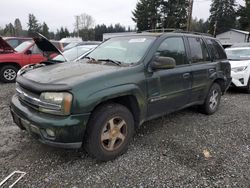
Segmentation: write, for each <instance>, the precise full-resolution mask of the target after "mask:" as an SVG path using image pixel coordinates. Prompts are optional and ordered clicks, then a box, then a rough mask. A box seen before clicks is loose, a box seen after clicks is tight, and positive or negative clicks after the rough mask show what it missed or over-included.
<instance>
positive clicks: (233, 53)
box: [226, 48, 250, 60]
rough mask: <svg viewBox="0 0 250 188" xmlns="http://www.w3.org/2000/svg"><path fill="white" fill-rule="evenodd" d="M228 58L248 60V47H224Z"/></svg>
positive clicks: (249, 56) (249, 58) (249, 50)
mask: <svg viewBox="0 0 250 188" xmlns="http://www.w3.org/2000/svg"><path fill="white" fill-rule="evenodd" d="M226 53H227V57H228V59H229V60H250V48H249V49H226Z"/></svg>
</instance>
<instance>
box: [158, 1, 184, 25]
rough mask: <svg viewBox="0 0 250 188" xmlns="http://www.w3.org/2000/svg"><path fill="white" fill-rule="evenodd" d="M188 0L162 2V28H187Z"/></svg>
mask: <svg viewBox="0 0 250 188" xmlns="http://www.w3.org/2000/svg"><path fill="white" fill-rule="evenodd" d="M188 5H189V2H188V1H187V0H177V1H176V0H168V1H164V0H162V2H161V7H160V12H161V24H160V27H161V28H178V29H179V28H185V27H186V23H187V9H188Z"/></svg>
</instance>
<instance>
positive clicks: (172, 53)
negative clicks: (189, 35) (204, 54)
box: [157, 37, 188, 65]
mask: <svg viewBox="0 0 250 188" xmlns="http://www.w3.org/2000/svg"><path fill="white" fill-rule="evenodd" d="M157 53H158V54H157V55H159V56H164V57H172V58H174V59H175V61H176V65H183V64H187V62H188V61H187V56H186V51H185V46H184V42H183V39H182V38H181V37H171V38H167V39H166V40H164V41H163V42H162V43H161V45H160V47H159V48H158V50H157Z"/></svg>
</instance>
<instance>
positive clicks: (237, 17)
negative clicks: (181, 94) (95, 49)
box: [0, 0, 250, 41]
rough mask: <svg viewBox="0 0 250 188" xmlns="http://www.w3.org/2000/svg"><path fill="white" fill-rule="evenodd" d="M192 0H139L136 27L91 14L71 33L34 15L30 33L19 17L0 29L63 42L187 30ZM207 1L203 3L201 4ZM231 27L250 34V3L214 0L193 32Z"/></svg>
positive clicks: (194, 21) (134, 13)
mask: <svg viewBox="0 0 250 188" xmlns="http://www.w3.org/2000/svg"><path fill="white" fill-rule="evenodd" d="M189 2H190V1H189V0H177V1H176V0H138V2H137V4H136V7H135V9H134V10H133V11H132V20H133V21H134V22H135V23H136V28H135V29H131V28H126V27H124V26H122V25H121V24H119V23H117V24H115V25H109V26H107V25H105V24H99V25H95V24H94V18H93V17H92V16H90V15H88V14H85V13H84V14H81V15H77V16H75V28H74V31H73V32H69V30H68V29H67V28H66V27H60V28H59V29H57V30H56V32H53V31H50V29H49V27H48V25H47V24H46V23H45V22H42V23H40V22H39V21H38V20H37V18H36V17H35V16H34V14H29V15H28V24H27V28H28V29H27V30H24V29H23V27H22V24H21V21H20V20H19V19H18V18H17V19H15V20H14V23H9V24H7V25H6V26H5V28H2V29H1V28H0V35H1V36H28V37H32V35H33V33H35V32H39V33H41V34H43V35H44V36H46V37H47V38H49V39H55V40H60V39H61V38H65V37H70V36H71V37H74V36H79V37H81V38H82V39H83V40H99V41H101V40H102V36H103V33H115V32H129V31H136V30H137V31H145V30H152V29H153V30H154V29H162V28H175V29H183V30H185V29H186V28H187V19H188V10H189V6H190V4H189ZM200 2H203V1H200ZM231 28H235V29H240V30H245V31H250V0H245V5H244V6H241V5H238V6H237V5H236V1H235V0H212V4H211V7H210V16H209V18H208V19H207V20H203V19H197V18H194V19H192V21H191V30H192V31H195V32H202V33H210V34H213V35H217V34H219V33H222V32H225V31H228V30H229V29H231Z"/></svg>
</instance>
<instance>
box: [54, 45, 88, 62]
mask: <svg viewBox="0 0 250 188" xmlns="http://www.w3.org/2000/svg"><path fill="white" fill-rule="evenodd" d="M90 49H91V48H86V47H83V46H77V47H74V48H71V49H69V50H66V51H64V52H63V56H64V57H66V58H67V60H69V61H74V60H75V59H77V58H78V57H80V56H81V55H83V54H84V53H86V52H88V51H89V50H90ZM63 56H62V55H58V56H56V57H54V58H53V60H55V61H65V59H64V57H63Z"/></svg>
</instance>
